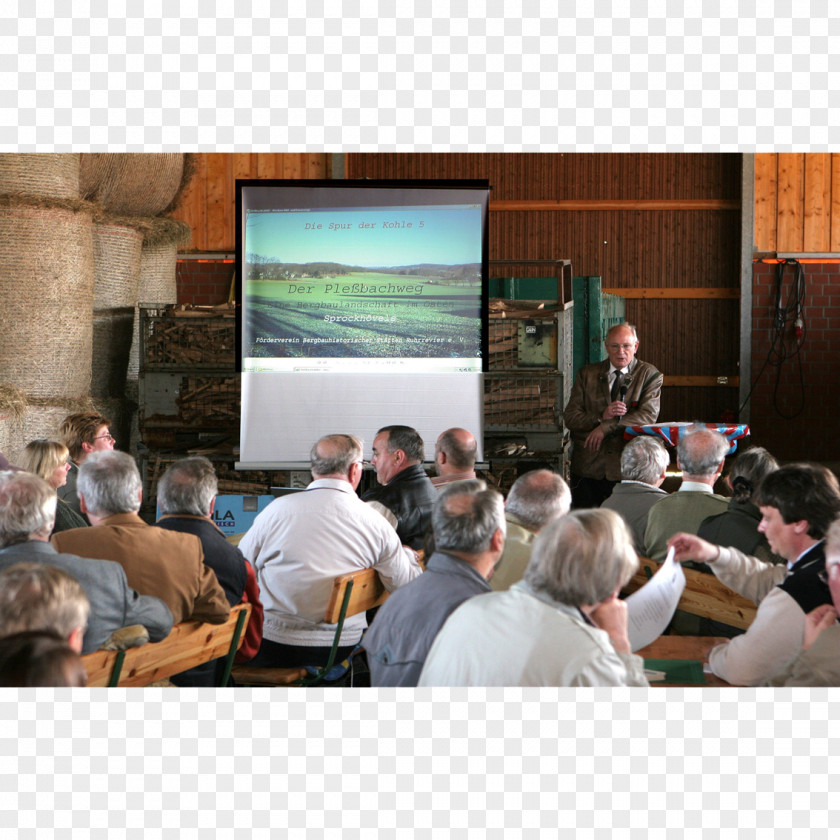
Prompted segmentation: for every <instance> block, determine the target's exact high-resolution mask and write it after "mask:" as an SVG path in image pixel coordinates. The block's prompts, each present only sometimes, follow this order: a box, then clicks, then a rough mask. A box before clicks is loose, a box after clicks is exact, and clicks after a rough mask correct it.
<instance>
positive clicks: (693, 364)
mask: <svg viewBox="0 0 840 840" xmlns="http://www.w3.org/2000/svg"><path fill="white" fill-rule="evenodd" d="M346 170H347V177H348V178H363V177H369V178H415V179H416V178H486V179H488V180H489V181H490V184H491V187H492V191H491V193H490V260H491V261H492V260H513V259H521V260H539V259H542V260H551V259H569V260H571V262H572V270H573V273H574V274H575V275H576V276H582V275H596V276H600V277H601V278H602V280H603V286H604V287H605V288H607V289H609V290H610V291H612V292H615V293H616V294H622V293H625V294H626V295H627V297H628V300H627V317H628V320H630V321H631V322H632V323H635V324H636V325H637V326H638V328H639V333H640V342H641V345H640V349H639V357H640V358H642V359H644V360H645V361H648V362H652V363H653V364H655V365H656V366H657V367H658V368H659V369H660V370H661V371H662V372H663V373H664V374H665V375H666V382H669V381H670V382H671V383H675V382H685V381H687V378H688V377H698V376H700V377H707V378H708V377H713V378H716V377H718V376H728V377H737V376H738V374H739V370H738V356H739V329H740V327H739V298H740V274H739V272H740V220H741V213H740V189H741V180H740V179H741V158H740V155H736V154H726V155H722V154H579V153H573V154H503V153H500V154H402V155H401V154H350V155H347V160H346ZM567 201H574V205H568V204H565V203H564V202H567ZM527 202H532V203H533V204H531V205H530V208H531V209H528V207H529V205H528V204H527ZM603 202H609V203H608V204H606V205H605V204H604V203H603ZM698 202H699V204H698ZM698 207H700V208H702V209H697V208H698ZM689 208H690V209H689ZM547 273H548V272H547V270H546V268H545V267H539V266H527V265H522V266H516V265H504V266H492V265H491V274H492V275H493V276H498V277H503V276H520V277H524V276H540V275H545V274H547ZM678 295H682V297H678ZM733 381H735V382H737V379H735V380H733ZM737 409H738V389H737V387H717V386H715V387H696V386H690V387H687V386H684V385H675V384H671V385H670V386H669V387H667V388H666V389H665V390H664V392H663V398H662V410H661V413H660V417H661V418H662V419H663V420H695V419H697V420H706V421H712V420H718V419H721V418H723V417H729V416H730V415H731V416H734V414H735V412H737Z"/></svg>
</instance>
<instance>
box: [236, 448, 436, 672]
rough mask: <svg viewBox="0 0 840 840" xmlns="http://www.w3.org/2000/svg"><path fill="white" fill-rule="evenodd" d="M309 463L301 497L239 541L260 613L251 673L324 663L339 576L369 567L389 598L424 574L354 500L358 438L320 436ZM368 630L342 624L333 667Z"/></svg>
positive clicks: (286, 499)
mask: <svg viewBox="0 0 840 840" xmlns="http://www.w3.org/2000/svg"><path fill="white" fill-rule="evenodd" d="M309 459H310V463H311V471H312V479H313V481H312V482H311V483H310V484H309V485H308V486H307V488H306V492H304V493H295V494H294V495H291V496H281V497H280V498H279V499H275V500H274V501H273V502H272V503H271V504H270V505H269V506H268V507H267V508H265V509H264V510H262V511H261V512H260V514H259V515H258V516H257V518H256V519H255V520H254V524H253V525H252V526H251V527H250V529H249V530H248V532H247V533H246V534H245V536H244V537H243V538H242V541H241V542H240V543H239V548H240V549H241V550H242V553H243V554H244V555H245V558H246V559H247V560H249V561H250V562H251V563H252V564H253V566H254V569H255V571H256V573H257V581H258V582H259V585H260V596H261V598H262V602H263V607H264V610H265V620H264V624H263V640H262V645H261V646H260V651H259V653H258V654H257V655H256V657H254V659H253V660H252V662H251V663H250V664H251V665H252V666H255V667H257V666H265V667H295V666H297V667H305V666H307V665H316V666H322V665H325V664H326V662H327V659H328V657H329V655H330V648H331V645H332V641H333V637H334V635H335V627H334V626H332V625H330V624H325V623H324V613H325V612H326V609H327V602H328V601H329V597H330V591H331V589H332V580H333V578H335V577H338V575H342V574H346V573H348V572H357V571H359V570H361V569H369V568H374V569H376V571H377V572H378V573H379V577H380V579H381V580H382V584H383V585H384V587H385V589H387V590H388V591H389V592H392V591H393V590H395V589H398V588H399V587H400V586H402V585H403V584H405V583H408V582H409V581H410V580H411V579H412V578H415V577H417V575H419V574H420V573H421V572H422V571H423V570H422V568H421V567H420V565H419V564H418V562H417V557H416V554H415V552H414V551H413V550H412V549H410V548H404V547H403V546H402V545H400V540H399V537H398V536H397V532H396V531H395V530H394V529H393V527H392V526H391V525H389V524H388V522H386V520H385V518H384V517H383V516H382V515H381V514H379V513H377V512H376V511H375V510H373V509H372V508H371V507H370V506H369V505H367V504H365V503H364V502H363V501H362V500H361V499H360V498H359V497H358V496H357V495H356V488H357V487H358V486H359V480H360V479H361V477H362V465H363V463H364V462H363V455H362V441H361V440H359V438H357V437H356V436H355V435H346V434H335V435H326V436H325V437H322V438H321V439H320V440H319V441H317V443H315V445H314V446H313V447H312V450H311V452H310V453H309ZM366 626H367V624H366V619H365V616H364V614H359V615H353V616H350V617H349V618H347V620H346V621H345V622H344V628H343V630H342V633H341V638H340V639H339V648H338V652H337V661H340V660H341V659H343V658H346V657H347V656H348V655H349V654H350V653H352V651H353V649H354V648H355V646H356V645H357V644H358V643H359V639H361V637H362V631H363V630H364V629H365V627H366Z"/></svg>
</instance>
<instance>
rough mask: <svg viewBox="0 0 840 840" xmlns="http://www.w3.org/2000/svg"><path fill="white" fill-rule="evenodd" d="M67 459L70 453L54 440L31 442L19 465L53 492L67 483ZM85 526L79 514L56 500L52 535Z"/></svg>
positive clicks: (68, 462) (63, 502) (61, 501)
mask: <svg viewBox="0 0 840 840" xmlns="http://www.w3.org/2000/svg"><path fill="white" fill-rule="evenodd" d="M69 457H70V453H69V452H68V450H67V447H66V446H65V445H64V444H63V443H59V442H58V441H55V440H33V441H30V442H29V443H27V444H26V449H25V450H24V452H23V458H22V459H21V464H22V465H23V468H24V469H25V470H26V471H27V472H31V473H32V474H33V475H37V476H38V477H39V478H43V479H44V481H46V482H47V484H49V485H50V487H52V489H53V490H56V491H58V489H59V488H60V487H64V485H65V484H66V483H67V473H68V471H69V470H70V461H69V460H68V459H69ZM87 524H88V522H87V520H86V519H85V518H84V517H83V516H82V515H81V513H76V511H75V510H73V508H71V507H70V505H68V504H67V502H65V501H64V499H62V498H59V499H58V504H57V505H56V507H55V527H54V528H53V533H55V532H56V531H67V530H69V529H70V528H84V527H85V525H87Z"/></svg>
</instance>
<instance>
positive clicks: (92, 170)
mask: <svg viewBox="0 0 840 840" xmlns="http://www.w3.org/2000/svg"><path fill="white" fill-rule="evenodd" d="M192 171H193V167H192V163H191V157H190V156H189V155H183V154H91V155H82V156H81V192H82V195H83V196H84V197H86V198H89V199H91V200H94V201H96V202H97V204H98V205H99V206H100V208H101V211H100V213H99V214H98V215H97V218H96V219H95V227H94V238H95V242H96V248H95V257H96V259H95V271H96V286H95V296H94V329H93V347H94V354H93V357H94V366H93V375H92V380H91V391H92V394H93V396H94V397H95V398H96V399H97V401H98V402H99V403H100V404H101V405H103V407H104V409H105V412H104V413H106V414H107V415H108V416H109V417H110V418H111V420H112V421H113V423H114V430H113V433H114V435H115V437H117V446H118V447H120V448H126V449H130V450H131V451H133V450H134V446H135V445H136V442H137V421H136V417H137V377H138V358H139V354H138V342H139V312H138V303H140V302H155V303H157V302H163V303H170V302H171V303H174V302H176V287H175V269H176V261H177V251H178V248H179V247H180V246H183V245H186V244H188V243H189V240H190V234H191V231H190V228H189V226H188V225H186V224H185V223H183V222H178V221H176V220H174V219H171V218H168V217H165V216H163V215H162V214H163V213H165V212H167V211H168V210H169V209H171V208H172V207H174V206H175V204H176V203H177V201H178V198H179V197H180V195H181V193H182V191H183V189H184V187H185V186H186V184H187V182H188V181H189V179H190V177H191V176H192Z"/></svg>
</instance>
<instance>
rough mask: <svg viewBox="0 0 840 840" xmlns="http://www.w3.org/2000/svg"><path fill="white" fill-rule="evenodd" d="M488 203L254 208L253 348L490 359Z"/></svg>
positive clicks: (297, 355) (249, 231)
mask: <svg viewBox="0 0 840 840" xmlns="http://www.w3.org/2000/svg"><path fill="white" fill-rule="evenodd" d="M481 219H482V217H481V208H480V207H479V206H478V205H463V206H452V205H448V206H424V207H414V208H405V207H391V208H381V207H377V208H352V209H346V208H341V209H336V210H315V211H306V212H294V211H252V212H249V213H248V214H247V217H246V228H245V248H244V252H245V259H244V264H243V271H244V278H243V280H244V289H245V295H244V307H243V309H244V312H243V324H244V328H243V357H245V358H250V359H252V360H254V361H256V360H259V359H282V358H289V359H304V358H321V359H329V358H342V359H352V358H358V359H423V358H426V359H453V360H454V359H469V360H471V361H472V362H473V363H475V362H478V363H479V364H480V358H481V279H482V278H481V248H482V240H481V237H482V220H481Z"/></svg>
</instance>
